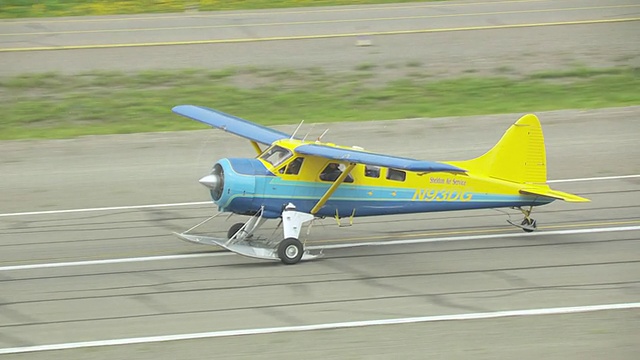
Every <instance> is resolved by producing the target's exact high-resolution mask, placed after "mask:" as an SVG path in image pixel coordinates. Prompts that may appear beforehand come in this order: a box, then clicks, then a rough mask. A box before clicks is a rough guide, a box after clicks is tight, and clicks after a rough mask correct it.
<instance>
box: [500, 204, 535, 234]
mask: <svg viewBox="0 0 640 360" xmlns="http://www.w3.org/2000/svg"><path fill="white" fill-rule="evenodd" d="M514 209H518V210H520V211H521V212H522V215H524V219H522V222H520V224H518V223H514V222H513V221H511V220H507V222H508V223H509V224H511V225H513V226H515V227H519V228H521V229H522V230H524V232H533V231H535V230H536V229H537V228H538V224H537V221H536V220H535V219H533V218H532V217H531V210H533V206H529V209H523V208H522V207H520V206H518V207H515V208H514Z"/></svg>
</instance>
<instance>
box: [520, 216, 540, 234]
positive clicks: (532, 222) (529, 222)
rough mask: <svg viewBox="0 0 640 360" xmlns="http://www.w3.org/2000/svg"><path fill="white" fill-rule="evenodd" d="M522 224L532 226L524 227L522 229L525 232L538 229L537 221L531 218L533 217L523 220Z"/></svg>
mask: <svg viewBox="0 0 640 360" xmlns="http://www.w3.org/2000/svg"><path fill="white" fill-rule="evenodd" d="M520 225H522V226H531V228H530V229H525V228H522V230H523V231H524V232H528V233H529V232H534V231H535V230H536V228H537V227H538V226H537V223H536V221H535V220H533V219H531V218H529V219H524V220H522V223H520Z"/></svg>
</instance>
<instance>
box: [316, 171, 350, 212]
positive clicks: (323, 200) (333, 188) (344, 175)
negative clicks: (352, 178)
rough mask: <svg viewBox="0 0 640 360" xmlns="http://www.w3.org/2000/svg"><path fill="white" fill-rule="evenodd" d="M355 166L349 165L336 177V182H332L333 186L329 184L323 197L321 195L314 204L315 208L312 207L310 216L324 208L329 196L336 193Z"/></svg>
mask: <svg viewBox="0 0 640 360" xmlns="http://www.w3.org/2000/svg"><path fill="white" fill-rule="evenodd" d="M355 166H356V163H349V165H348V166H347V168H346V169H345V170H344V171H343V172H342V174H340V176H338V178H337V179H336V181H334V182H333V184H331V186H330V187H329V189H327V192H326V193H324V195H322V197H321V198H320V200H318V202H317V203H316V206H314V207H313V209H311V211H310V213H311V214H312V215H315V214H316V213H317V212H318V211H320V209H321V208H322V207H323V206H324V204H326V203H327V200H329V198H330V197H331V195H333V193H334V192H335V191H336V189H337V188H338V186H340V184H342V183H343V182H344V179H346V178H347V176H349V174H350V173H351V170H353V168H354V167H355Z"/></svg>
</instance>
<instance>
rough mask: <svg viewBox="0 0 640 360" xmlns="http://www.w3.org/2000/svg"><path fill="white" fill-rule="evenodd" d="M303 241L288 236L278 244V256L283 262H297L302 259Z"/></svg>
mask: <svg viewBox="0 0 640 360" xmlns="http://www.w3.org/2000/svg"><path fill="white" fill-rule="evenodd" d="M302 254H303V250H302V243H301V242H300V240H298V239H296V238H287V239H284V240H282V241H281V242H280V244H279V245H278V257H279V258H280V261H282V263H283V264H287V265H293V264H297V263H298V262H299V261H300V259H302Z"/></svg>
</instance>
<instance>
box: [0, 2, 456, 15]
mask: <svg viewBox="0 0 640 360" xmlns="http://www.w3.org/2000/svg"><path fill="white" fill-rule="evenodd" d="M415 1H424V0H350V1H349V0H38V1H33V0H2V1H1V3H2V6H0V19H2V18H5V19H8V18H24V17H54V16H86V15H113V14H141V13H167V12H183V11H186V10H200V11H215V10H246V9H274V8H292V7H307V6H333V5H360V4H384V3H397V2H415ZM431 1H445V0H431Z"/></svg>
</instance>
